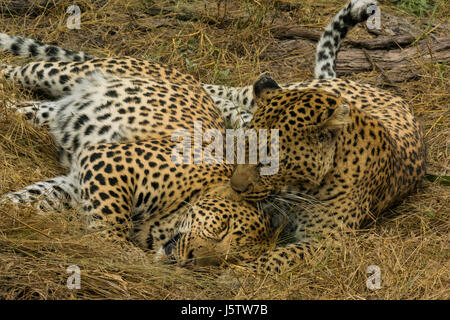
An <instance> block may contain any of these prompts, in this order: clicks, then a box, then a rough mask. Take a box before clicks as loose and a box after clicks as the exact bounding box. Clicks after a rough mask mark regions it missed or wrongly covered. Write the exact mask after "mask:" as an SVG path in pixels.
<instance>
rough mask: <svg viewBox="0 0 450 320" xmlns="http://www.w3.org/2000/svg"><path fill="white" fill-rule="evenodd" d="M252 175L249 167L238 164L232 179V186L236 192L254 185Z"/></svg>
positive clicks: (246, 189)
mask: <svg viewBox="0 0 450 320" xmlns="http://www.w3.org/2000/svg"><path fill="white" fill-rule="evenodd" d="M250 177H251V174H250V171H249V170H248V169H247V170H245V168H244V167H240V166H237V167H236V170H235V171H234V173H233V176H232V177H231V180H230V184H231V188H233V190H234V191H236V192H246V191H248V190H249V189H250V188H251V186H252V182H251V179H250Z"/></svg>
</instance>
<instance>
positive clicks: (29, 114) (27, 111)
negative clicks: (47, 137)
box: [8, 101, 60, 126]
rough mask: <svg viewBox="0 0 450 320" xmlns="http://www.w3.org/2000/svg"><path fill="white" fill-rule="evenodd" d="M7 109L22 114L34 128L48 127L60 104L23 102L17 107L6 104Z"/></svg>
mask: <svg viewBox="0 0 450 320" xmlns="http://www.w3.org/2000/svg"><path fill="white" fill-rule="evenodd" d="M8 108H10V109H11V110H13V111H14V112H15V113H17V114H22V115H23V116H24V117H25V119H27V120H28V121H30V122H31V123H32V124H33V125H35V126H49V125H50V123H52V122H53V121H54V119H55V116H56V114H57V112H58V110H59V109H60V104H58V102H57V101H24V102H21V103H19V104H17V105H15V104H8Z"/></svg>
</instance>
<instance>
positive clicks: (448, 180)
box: [425, 173, 450, 186]
mask: <svg viewBox="0 0 450 320" xmlns="http://www.w3.org/2000/svg"><path fill="white" fill-rule="evenodd" d="M425 180H428V181H430V182H437V183H439V184H442V185H444V186H450V177H449V176H439V175H435V174H431V173H427V174H425Z"/></svg>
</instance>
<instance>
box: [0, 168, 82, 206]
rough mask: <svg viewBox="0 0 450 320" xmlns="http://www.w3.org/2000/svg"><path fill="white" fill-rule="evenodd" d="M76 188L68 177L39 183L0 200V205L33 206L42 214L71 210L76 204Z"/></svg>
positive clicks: (8, 194)
mask: <svg viewBox="0 0 450 320" xmlns="http://www.w3.org/2000/svg"><path fill="white" fill-rule="evenodd" d="M77 193H78V191H77V188H76V186H75V185H74V183H73V181H72V179H71V178H69V177H68V176H59V177H56V178H53V179H49V180H45V181H39V182H36V183H34V184H32V185H29V186H27V187H25V188H23V189H22V190H19V191H16V192H11V193H7V194H5V195H3V196H2V197H1V198H0V203H5V202H12V203H20V204H28V205H34V206H35V207H37V208H38V209H39V210H40V211H42V212H47V211H54V210H56V211H60V210H64V209H67V208H71V207H73V206H74V205H75V203H76V202H77V201H76V199H77Z"/></svg>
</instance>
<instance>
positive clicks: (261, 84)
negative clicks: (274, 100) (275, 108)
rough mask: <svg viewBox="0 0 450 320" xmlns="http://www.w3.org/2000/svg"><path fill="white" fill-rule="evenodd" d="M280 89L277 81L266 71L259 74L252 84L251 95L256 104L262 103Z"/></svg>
mask: <svg viewBox="0 0 450 320" xmlns="http://www.w3.org/2000/svg"><path fill="white" fill-rule="evenodd" d="M280 89H281V88H280V86H279V85H278V83H276V81H275V80H273V79H272V77H271V76H270V75H269V73H267V72H266V73H263V74H262V75H260V76H259V78H258V80H257V81H256V82H255V84H254V85H253V96H254V98H255V101H256V103H257V104H258V105H264V104H266V103H267V102H268V101H270V98H271V97H272V96H273V95H274V94H275V93H277V92H278V90H280Z"/></svg>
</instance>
